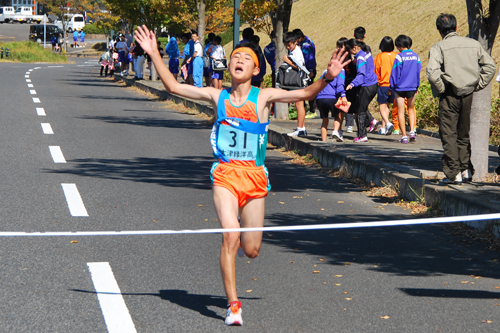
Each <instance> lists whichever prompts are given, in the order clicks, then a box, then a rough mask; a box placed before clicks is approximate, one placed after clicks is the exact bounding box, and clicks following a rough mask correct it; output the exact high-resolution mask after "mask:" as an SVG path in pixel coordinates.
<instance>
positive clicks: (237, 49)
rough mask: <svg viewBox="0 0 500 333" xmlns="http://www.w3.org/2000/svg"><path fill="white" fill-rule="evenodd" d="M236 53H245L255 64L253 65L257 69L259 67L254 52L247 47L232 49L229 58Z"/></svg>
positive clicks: (257, 58)
mask: <svg viewBox="0 0 500 333" xmlns="http://www.w3.org/2000/svg"><path fill="white" fill-rule="evenodd" d="M236 52H245V53H248V54H249V55H250V56H251V57H252V59H253V61H254V62H255V65H256V66H257V67H259V57H257V55H256V54H255V52H254V51H253V50H252V49H251V48H249V47H238V48H236V49H234V51H233V53H231V58H232V57H233V55H234V54H235V53H236Z"/></svg>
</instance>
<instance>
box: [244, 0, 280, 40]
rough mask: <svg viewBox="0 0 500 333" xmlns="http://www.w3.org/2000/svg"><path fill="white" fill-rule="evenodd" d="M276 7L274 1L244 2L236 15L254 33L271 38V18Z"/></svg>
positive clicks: (257, 0)
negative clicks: (253, 30) (262, 33)
mask: <svg viewBox="0 0 500 333" xmlns="http://www.w3.org/2000/svg"><path fill="white" fill-rule="evenodd" d="M276 7H277V5H276V3H275V2H274V0H244V1H243V2H242V3H241V8H240V9H239V10H238V15H240V17H241V20H242V21H243V22H245V23H248V24H249V25H250V26H251V27H252V28H253V29H255V30H256V31H258V32H264V33H266V34H267V35H268V36H271V32H272V31H273V21H272V19H271V16H272V14H273V12H274V11H275V10H276Z"/></svg>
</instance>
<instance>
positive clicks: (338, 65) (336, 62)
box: [325, 49, 351, 80]
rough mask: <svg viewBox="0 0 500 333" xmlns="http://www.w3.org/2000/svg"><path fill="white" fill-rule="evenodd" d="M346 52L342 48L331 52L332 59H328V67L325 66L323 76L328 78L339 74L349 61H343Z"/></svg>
mask: <svg viewBox="0 0 500 333" xmlns="http://www.w3.org/2000/svg"><path fill="white" fill-rule="evenodd" d="M347 54H348V53H347V52H346V51H345V50H343V49H336V50H335V52H333V55H332V59H330V62H329V63H328V67H327V68H326V74H325V77H326V78H327V79H328V80H331V79H334V78H336V77H337V75H339V74H340V71H342V69H343V68H344V67H345V66H347V65H348V64H349V63H350V62H351V59H349V60H347V61H344V59H345V57H346V56H347Z"/></svg>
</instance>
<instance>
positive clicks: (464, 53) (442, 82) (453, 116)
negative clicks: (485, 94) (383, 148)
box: [427, 14, 496, 184]
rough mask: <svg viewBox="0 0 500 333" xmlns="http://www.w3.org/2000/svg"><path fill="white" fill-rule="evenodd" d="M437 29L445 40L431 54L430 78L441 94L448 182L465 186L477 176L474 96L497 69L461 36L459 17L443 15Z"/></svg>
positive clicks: (473, 42)
mask: <svg viewBox="0 0 500 333" xmlns="http://www.w3.org/2000/svg"><path fill="white" fill-rule="evenodd" d="M436 27H437V29H438V31H439V33H440V34H441V37H442V38H443V40H442V41H440V42H437V43H436V44H434V45H433V46H432V47H431V49H430V51H429V63H428V64H427V78H428V79H429V82H430V84H431V86H432V89H433V92H434V93H436V94H438V95H439V134H440V136H441V142H442V144H443V150H444V154H443V158H442V163H443V172H444V174H445V175H446V177H447V178H445V179H444V182H445V183H447V184H449V183H454V184H461V183H462V180H463V181H471V180H472V175H473V174H474V167H473V166H472V163H471V160H470V155H471V154H470V150H471V148H470V140H469V129H470V110H471V105H472V93H473V92H474V91H479V90H481V89H484V88H485V87H486V86H487V85H488V84H489V83H490V81H491V80H492V79H493V76H494V75H495V70H496V68H495V62H494V61H493V59H492V58H491V57H490V55H489V54H488V53H487V52H486V51H485V50H484V49H483V48H482V47H481V44H479V42H478V41H476V40H474V39H471V38H467V37H460V36H459V35H458V33H457V32H456V30H457V19H456V18H455V16H453V15H452V14H441V15H439V17H438V18H437V20H436Z"/></svg>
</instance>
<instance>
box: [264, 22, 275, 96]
mask: <svg viewBox="0 0 500 333" xmlns="http://www.w3.org/2000/svg"><path fill="white" fill-rule="evenodd" d="M270 37H271V43H269V44H267V46H266V47H265V48H264V56H265V57H266V60H267V62H268V63H269V66H271V71H272V74H271V76H272V80H273V88H275V87H276V33H275V32H274V31H272V32H271V36H270Z"/></svg>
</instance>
